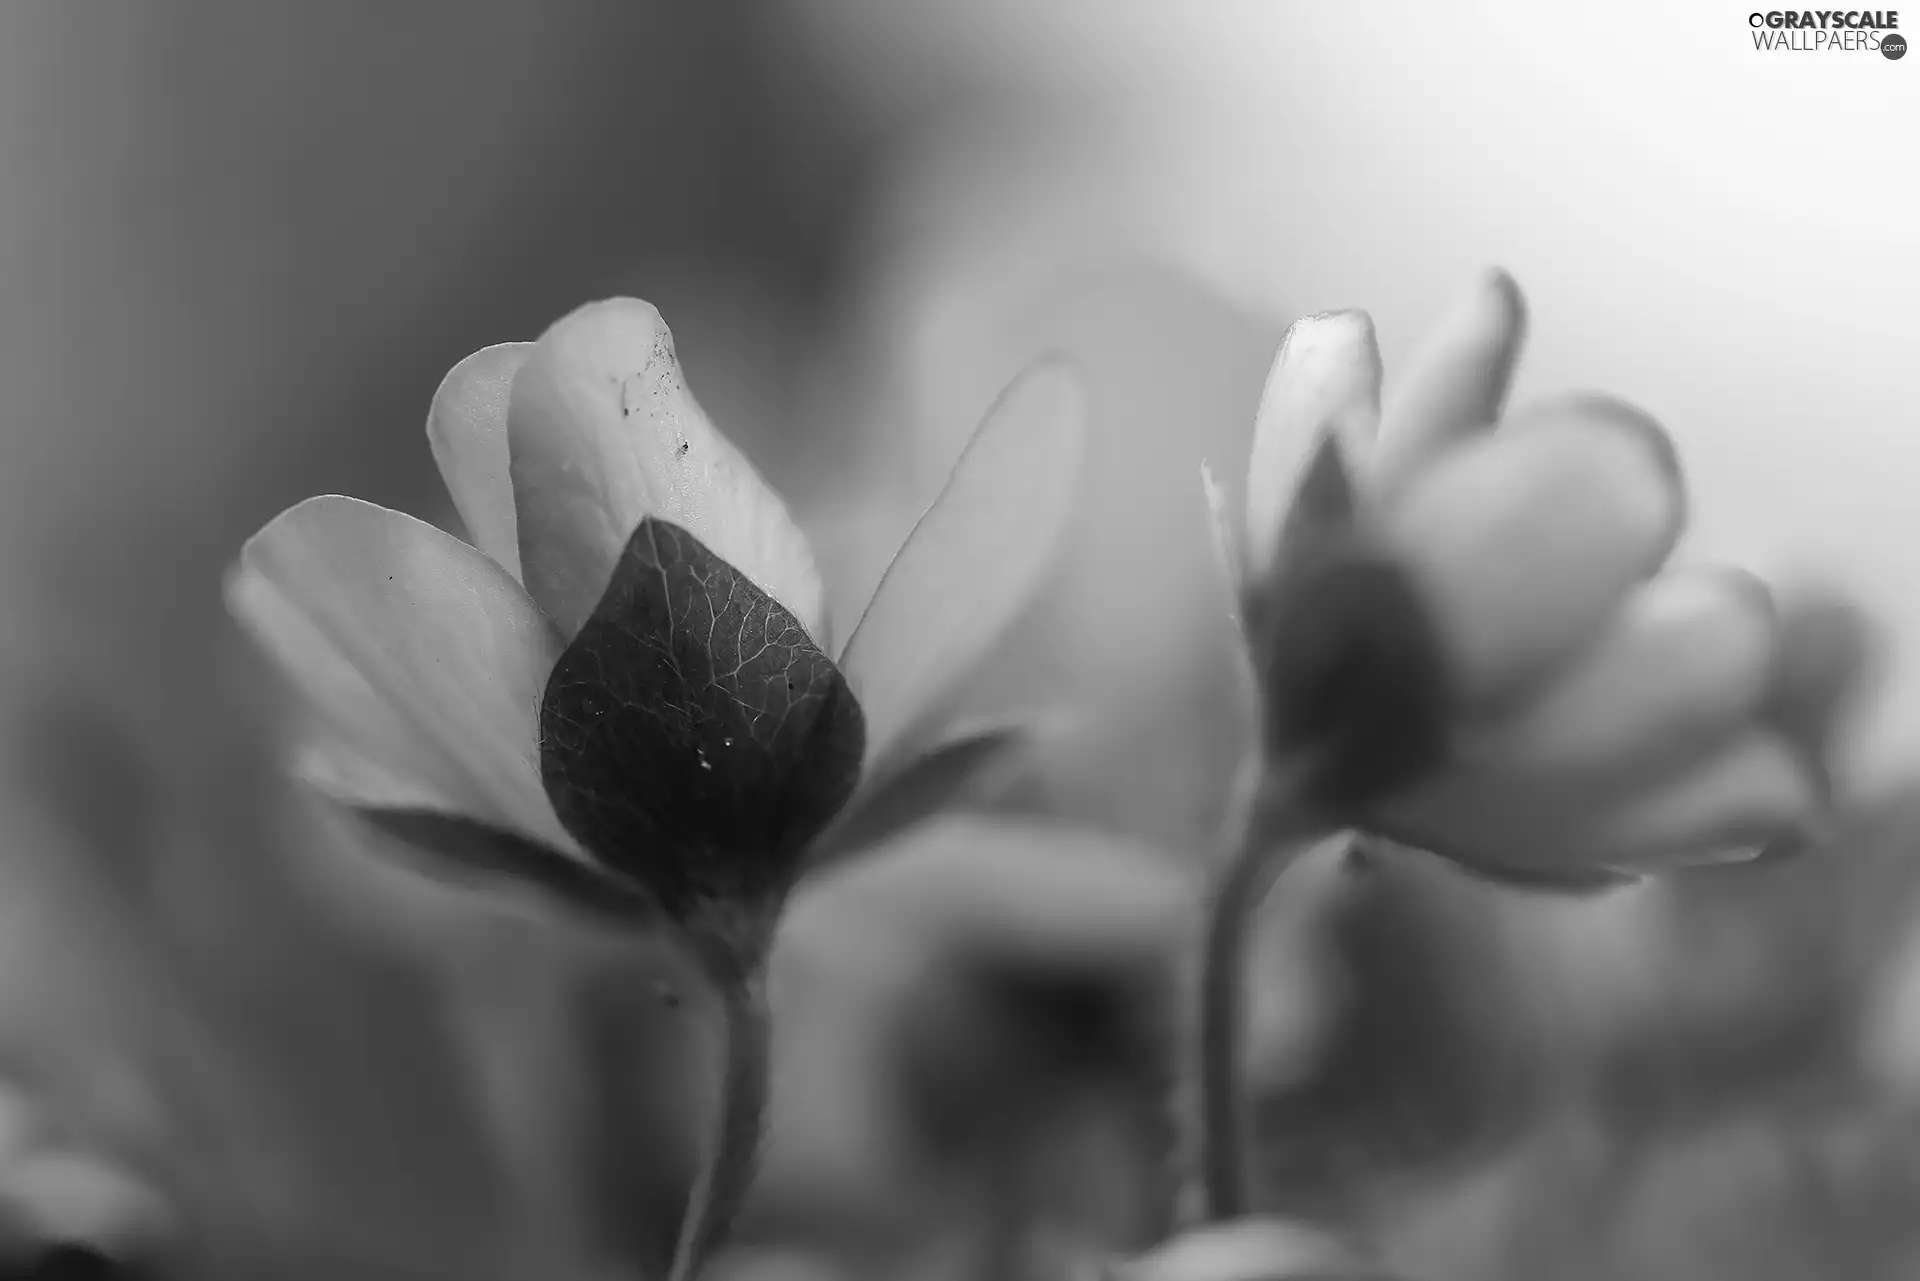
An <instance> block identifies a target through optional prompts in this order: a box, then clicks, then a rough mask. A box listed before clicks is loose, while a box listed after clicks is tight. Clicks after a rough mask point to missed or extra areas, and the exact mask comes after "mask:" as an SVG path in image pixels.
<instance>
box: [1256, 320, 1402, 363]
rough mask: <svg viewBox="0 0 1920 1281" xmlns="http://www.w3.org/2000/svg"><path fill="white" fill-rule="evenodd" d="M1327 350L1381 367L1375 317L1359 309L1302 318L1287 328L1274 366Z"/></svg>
mask: <svg viewBox="0 0 1920 1281" xmlns="http://www.w3.org/2000/svg"><path fill="white" fill-rule="evenodd" d="M1328 350H1340V351H1350V352H1351V351H1358V352H1361V353H1363V354H1364V355H1365V356H1366V358H1367V359H1369V360H1370V361H1371V363H1372V364H1373V365H1374V367H1376V368H1377V367H1378V366H1379V364H1380V345H1379V335H1378V334H1377V333H1376V332H1375V331H1374V327H1373V316H1372V315H1371V314H1369V313H1368V312H1365V311H1362V310H1361V309H1359V308H1357V307H1344V308H1340V309H1338V310H1335V311H1317V312H1314V313H1313V314H1312V315H1310V316H1302V317H1300V318H1299V319H1298V320H1296V321H1294V322H1293V323H1292V324H1291V325H1288V326H1287V332H1286V333H1285V335H1283V336H1282V337H1281V339H1280V351H1279V353H1278V355H1277V356H1276V357H1275V364H1276V365H1279V364H1285V363H1287V362H1288V361H1290V360H1297V359H1300V358H1301V357H1304V356H1310V355H1313V354H1316V353H1318V352H1321V351H1328Z"/></svg>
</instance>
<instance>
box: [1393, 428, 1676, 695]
mask: <svg viewBox="0 0 1920 1281" xmlns="http://www.w3.org/2000/svg"><path fill="white" fill-rule="evenodd" d="M1685 514H1686V508H1685V501H1684V492H1683V490H1682V486H1681V482H1680V476H1679V469H1678V467H1677V465H1676V463H1675V461H1674V456H1673V451H1672V446H1671V445H1670V443H1669V442H1668V441H1667V439H1666V437H1665V435H1664V434H1663V433H1662V432H1661V431H1660V428H1659V427H1658V426H1657V425H1656V424H1654V423H1653V422H1652V421H1651V420H1649V419H1647V418H1646V417H1645V416H1644V415H1642V414H1640V413H1639V412H1638V411H1636V410H1633V409H1631V408H1630V407H1628V406H1626V405H1623V404H1620V403H1619V402H1615V401H1607V400H1600V399H1597V398H1591V397H1588V398H1578V399H1572V400H1568V401H1564V402H1561V403H1560V404H1559V405H1557V406H1554V407H1551V408H1549V409H1547V410H1544V411H1542V412H1541V413H1539V414H1538V415H1535V416H1532V417H1530V418H1529V419H1528V420H1527V421H1526V422H1525V423H1524V424H1516V425H1514V426H1511V427H1509V428H1507V429H1505V430H1502V431H1499V432H1496V433H1491V434H1488V435H1485V436H1480V437H1477V438H1475V439H1473V440H1470V441H1468V442H1466V443H1464V444H1461V445H1458V446H1456V447H1454V448H1453V449H1451V450H1449V451H1447V452H1446V453H1445V454H1444V455H1442V456H1441V457H1440V458H1439V459H1438V460H1437V461H1435V462H1434V464H1433V465H1432V466H1431V467H1429V468H1427V469H1426V470H1425V471H1424V472H1423V473H1422V474H1421V475H1419V476H1418V477H1416V478H1415V479H1414V480H1413V481H1412V482H1411V483H1410V484H1409V485H1408V486H1407V488H1406V489H1405V491H1404V492H1403V493H1402V494H1401V495H1400V496H1399V498H1398V499H1397V500H1396V501H1393V502H1391V503H1389V504H1387V506H1386V510H1385V511H1384V512H1383V513H1382V523H1383V526H1384V529H1385V533H1386V536H1387V539H1388V541H1389V542H1390V544H1391V545H1392V546H1394V547H1395V548H1397V549H1398V551H1399V553H1400V554H1401V555H1402V556H1403V557H1404V558H1405V561H1406V563H1407V564H1408V566H1409V567H1410V569H1411V570H1412V572H1413V574H1414V576H1415V578H1416V579H1417V580H1418V581H1419V582H1420V583H1421V585H1422V587H1423V588H1424V590H1425V592H1426V595H1427V600H1428V604H1429V606H1430V607H1431V608H1432V609H1433V611H1434V615H1435V619H1436V622H1437V624H1438V626H1439V628H1440V632H1441V634H1442V635H1443V636H1444V637H1446V639H1447V641H1448V644H1449V650H1450V652H1451V654H1452V656H1453V659H1454V662H1455V664H1456V665H1457V671H1456V680H1457V688H1458V690H1459V692H1460V694H1461V696H1462V697H1463V698H1464V699H1466V700H1468V701H1469V702H1472V701H1478V700H1481V699H1488V698H1494V697H1497V696H1499V695H1501V694H1505V693H1509V692H1511V691H1512V690H1513V689H1514V688H1515V687H1516V686H1518V685H1521V684H1523V683H1525V682H1527V681H1529V680H1532V679H1534V678H1536V677H1537V676H1539V675H1540V673H1541V671H1542V669H1543V668H1545V667H1547V666H1549V665H1550V664H1552V663H1554V662H1555V661H1557V660H1559V659H1561V658H1562V657H1564V656H1565V655H1566V654H1567V653H1568V652H1569V651H1570V650H1571V649H1572V648H1573V647H1574V646H1575V645H1577V644H1578V643H1580V642H1581V641H1582V640H1585V639H1586V638H1588V637H1589V636H1590V635H1591V633H1592V632H1593V631H1594V629H1595V628H1597V627H1598V626H1599V625H1600V624H1601V623H1602V621H1603V620H1605V619H1606V617H1607V615H1608V614H1609V613H1610V612H1611V611H1612V610H1613V608H1614V606H1615V605H1616V604H1617V603H1618V601H1619V600H1620V598H1621V596H1622V595H1623V594H1624V593H1625V592H1627V591H1628V590H1629V589H1630V588H1631V587H1632V586H1633V585H1634V584H1635V583H1637V582H1639V581H1640V580H1642V579H1644V578H1646V577H1648V576H1649V575H1651V574H1652V573H1653V572H1654V571H1655V570H1656V569H1658V568H1659V567H1660V565H1661V563H1662V562H1663V561H1664V560H1665V559H1666V557H1667V554H1668V553H1669V552H1670V551H1671V550H1672V548H1673V545H1674V542H1675V540H1676V539H1677V538H1678V536H1679V533H1680V530H1681V527H1682V525H1683V523H1684V520H1685Z"/></svg>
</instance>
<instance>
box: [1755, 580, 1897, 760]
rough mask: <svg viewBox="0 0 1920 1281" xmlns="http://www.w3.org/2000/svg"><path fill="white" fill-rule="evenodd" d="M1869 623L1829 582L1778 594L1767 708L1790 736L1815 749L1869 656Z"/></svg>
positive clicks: (1827, 735)
mask: <svg viewBox="0 0 1920 1281" xmlns="http://www.w3.org/2000/svg"><path fill="white" fill-rule="evenodd" d="M1873 641H1874V637H1873V631H1872V627H1871V626H1870V624H1869V622H1868V620H1867V617H1866V615H1865V614H1863V613H1862V612H1861V610H1860V608H1859V606H1857V605H1855V604H1854V603H1853V602H1852V601H1851V600H1848V599H1847V598H1845V597H1844V596H1841V595H1840V594H1838V593H1837V592H1835V591H1833V590H1831V589H1829V588H1824V587H1822V588H1813V587H1809V588H1803V589H1801V590H1799V591H1795V592H1789V593H1787V594H1785V595H1784V597H1783V599H1782V601H1781V607H1780V652H1779V657H1778V661H1777V663H1776V666H1775V670H1774V677H1773V690H1772V693H1771V696H1770V698H1769V710H1770V711H1771V713H1772V716H1773V719H1774V722H1775V723H1776V724H1777V725H1779V726H1780V728H1781V729H1782V730H1783V731H1784V732H1785V733H1786V734H1787V735H1788V736H1790V737H1791V738H1793V739H1794V740H1795V741H1797V742H1800V743H1802V744H1803V745H1805V746H1807V747H1809V748H1814V749H1821V748H1824V747H1825V746H1826V744H1827V740H1828V739H1829V738H1830V737H1831V736H1832V733H1833V730H1834V725H1835V721H1836V720H1837V719H1838V717H1839V716H1840V714H1841V712H1842V711H1843V710H1844V709H1845V704H1846V703H1847V701H1848V700H1849V699H1850V698H1851V697H1852V696H1853V695H1855V694H1856V693H1857V692H1858V690H1859V687H1860V685H1861V683H1862V681H1863V680H1864V678H1865V677H1866V675H1867V672H1868V669H1869V667H1870V666H1871V664H1872V661H1873V656H1874V654H1873V650H1874V645H1873Z"/></svg>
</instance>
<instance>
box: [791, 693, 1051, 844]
mask: <svg viewBox="0 0 1920 1281" xmlns="http://www.w3.org/2000/svg"><path fill="white" fill-rule="evenodd" d="M1053 729H1054V726H1052V725H1048V724H1046V723H1044V722H1043V721H1041V720H1039V719H1038V718H1020V719H1012V718H1008V719H1001V720H992V721H987V722H985V723H978V722H976V723H972V724H959V725H954V726H951V727H949V729H948V731H947V732H946V733H945V734H943V735H941V737H940V739H939V741H938V742H937V743H935V744H934V745H933V746H931V747H929V748H927V749H926V750H925V751H923V752H920V753H917V754H915V755H913V756H910V757H906V758H896V759H894V760H893V761H890V762H888V764H887V765H886V766H885V767H883V768H882V769H880V770H878V771H876V772H874V773H871V774H869V775H867V776H866V777H865V778H863V779H862V780H861V782H860V790H859V791H858V792H856V793H855V794H854V796H853V799H852V800H850V801H848V802H847V804H846V805H845V807H843V808H842V809H841V811H840V813H839V815H838V817H836V818H835V820H834V821H833V823H832V825H831V826H829V827H828V828H827V830H826V831H824V832H822V833H821V834H820V837H819V839H817V840H816V841H814V843H813V847H812V848H811V849H810V850H809V851H808V865H809V867H810V868H811V869H812V871H813V872H815V873H817V872H819V871H820V870H821V869H823V868H827V867H831V866H833V865H834V864H836V863H838V862H840V861H841V860H843V859H846V858H849V857H851V856H853V855H854V854H857V853H859V852H861V851H863V850H871V849H873V848H875V847H876V846H877V845H879V844H880V843H882V842H884V841H886V840H889V839H891V838H892V837H895V836H898V835H899V834H900V833H901V832H902V831H904V830H905V829H906V828H908V827H910V826H912V825H913V824H915V823H919V822H921V821H923V820H925V819H927V818H931V817H932V816H933V815H935V814H938V813H941V812H943V811H951V810H957V809H962V808H974V809H978V808H981V807H984V806H986V805H989V804H991V803H992V801H993V800H994V799H995V798H996V797H997V796H999V795H1000V794H1002V793H1004V791H1005V790H1006V789H1007V788H1008V787H1009V786H1011V784H1012V783H1013V782H1014V781H1015V779H1017V778H1018V777H1019V776H1020V775H1022V774H1023V773H1025V772H1026V771H1027V770H1029V769H1031V768H1032V767H1033V764H1034V758H1035V754H1036V752H1037V751H1038V749H1039V744H1040V742H1041V740H1043V739H1045V738H1047V737H1049V736H1050V734H1049V731H1051V730H1053Z"/></svg>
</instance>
